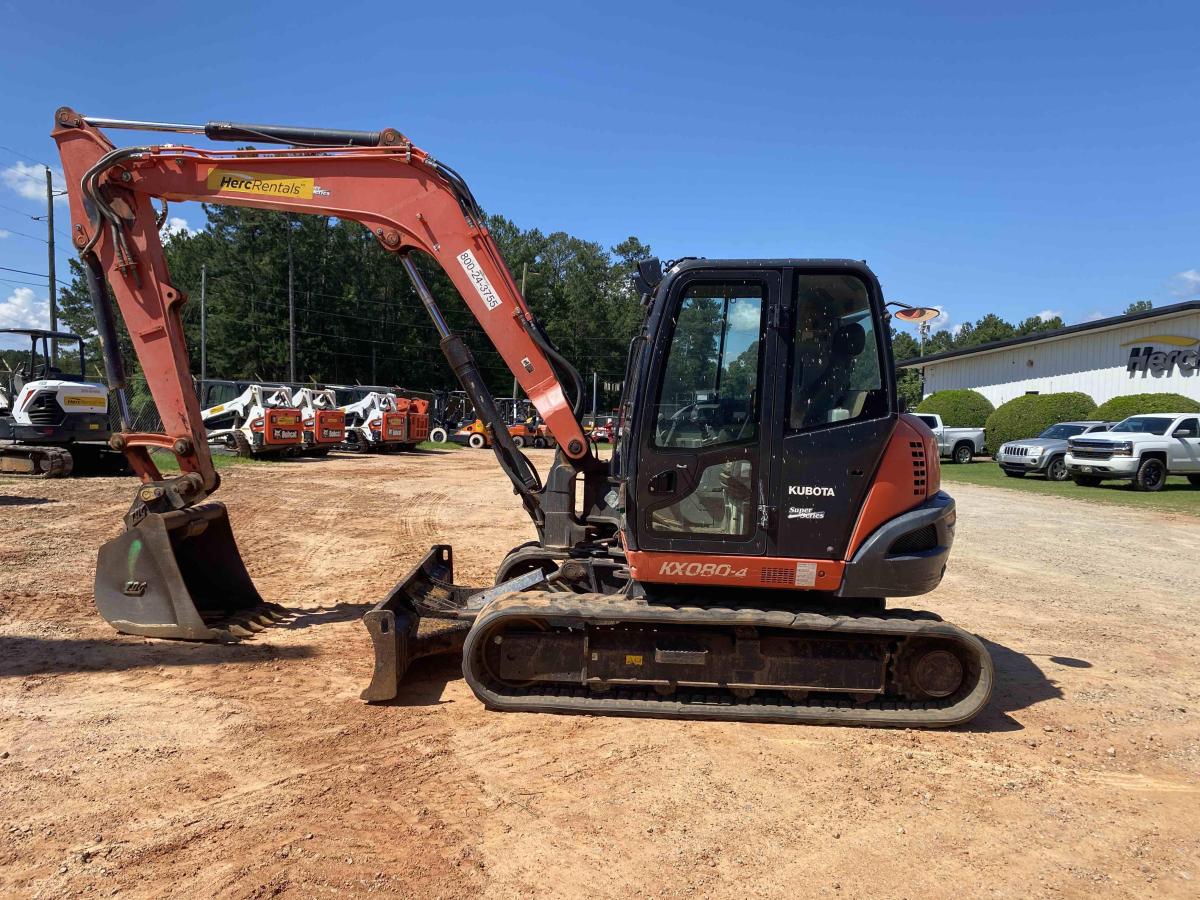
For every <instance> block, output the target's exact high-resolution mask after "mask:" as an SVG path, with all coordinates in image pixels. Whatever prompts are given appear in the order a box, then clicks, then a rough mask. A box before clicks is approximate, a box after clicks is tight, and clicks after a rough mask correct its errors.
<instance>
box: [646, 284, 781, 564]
mask: <svg viewBox="0 0 1200 900" xmlns="http://www.w3.org/2000/svg"><path fill="white" fill-rule="evenodd" d="M780 297H781V276H780V271H779V270H778V269H753V268H747V269H715V268H714V269H705V268H702V267H701V268H695V269H689V270H687V271H685V272H683V273H681V274H679V275H677V276H676V277H675V279H674V280H673V281H672V283H671V284H670V286H669V288H668V295H667V297H666V298H665V300H664V301H663V302H664V303H665V306H664V307H663V312H662V314H661V317H660V319H659V326H658V332H657V334H656V335H655V338H654V343H653V345H652V347H651V350H650V354H649V373H648V377H647V380H646V382H645V384H646V388H645V393H644V394H643V400H644V402H643V404H642V410H641V413H640V417H639V423H638V429H637V434H638V439H637V440H638V447H637V454H638V457H637V466H636V470H637V471H636V477H635V479H634V484H635V485H636V498H635V503H634V504H631V510H632V512H633V515H634V519H635V522H636V529H637V534H636V539H637V544H638V546H639V547H641V548H643V549H646V550H665V551H676V552H679V551H685V552H687V551H691V552H697V553H702V552H708V553H719V554H753V555H760V554H762V553H764V552H765V551H766V549H767V546H768V541H769V534H770V527H771V524H772V523H771V521H770V518H769V516H768V514H767V507H768V506H769V505H770V501H769V498H770V497H771V495H772V490H771V485H770V483H769V481H770V477H771V475H770V470H771V462H770V461H771V455H772V453H773V451H774V445H773V442H772V441H773V438H772V433H771V430H770V429H769V428H764V423H769V422H771V421H772V418H773V416H774V409H773V404H774V402H775V394H776V391H775V370H776V368H777V366H778V365H779V364H780V363H781V362H782V358H781V356H780V352H779V347H778V340H777V337H776V332H775V330H774V329H773V328H770V327H768V326H769V322H770V321H771V319H772V316H774V315H777V314H778V312H777V311H778V307H779V302H780Z"/></svg>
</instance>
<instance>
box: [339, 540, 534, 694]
mask: <svg viewBox="0 0 1200 900" xmlns="http://www.w3.org/2000/svg"><path fill="white" fill-rule="evenodd" d="M545 577H546V576H545V575H544V574H543V573H542V572H541V571H540V570H539V571H533V572H528V573H525V574H524V575H520V576H518V577H517V578H513V579H511V580H509V581H505V582H503V583H502V584H498V585H495V586H493V587H489V588H478V587H465V586H463V585H457V584H455V583H454V552H453V551H452V550H451V549H450V547H449V545H447V544H435V545H434V546H433V547H432V548H430V550H429V552H428V553H426V554H425V558H424V559H422V560H421V561H420V562H419V563H418V564H417V565H416V566H415V567H414V568H413V570H412V571H411V572H409V573H408V574H407V575H405V576H404V577H403V578H402V579H400V581H399V582H397V584H396V586H395V587H394V588H392V590H391V591H390V592H389V593H388V595H387V597H385V598H384V599H383V601H382V602H380V603H378V604H377V605H376V606H375V607H374V608H373V609H372V610H371V611H370V612H368V613H366V615H364V616H363V625H365V626H366V628H367V632H368V633H369V634H370V635H371V644H372V645H373V647H374V650H375V671H374V673H373V674H372V676H371V683H370V684H369V685H367V687H366V689H365V690H364V691H363V692H362V695H361V696H362V699H363V700H366V701H367V702H369V703H378V702H381V701H384V700H392V699H394V698H395V696H396V694H397V692H398V691H399V688H400V682H401V680H403V678H404V674H405V672H407V671H408V667H409V666H410V665H411V664H412V662H413V660H416V659H420V658H421V657H423V656H433V655H435V654H439V653H459V652H461V651H462V647H463V641H464V640H465V638H466V636H467V632H468V631H469V630H470V627H471V623H472V622H473V621H474V619H475V616H476V615H477V614H478V612H479V610H481V609H483V608H484V607H485V606H486V605H487V604H488V603H490V602H491V601H492V600H494V599H495V598H496V597H499V596H500V595H502V594H505V593H508V592H510V591H520V590H524V589H525V588H528V587H532V586H533V585H535V584H539V583H540V582H542V581H544V580H545Z"/></svg>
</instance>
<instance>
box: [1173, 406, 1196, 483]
mask: <svg viewBox="0 0 1200 900" xmlns="http://www.w3.org/2000/svg"><path fill="white" fill-rule="evenodd" d="M1170 441H1171V442H1170V444H1169V445H1168V446H1169V447H1170V454H1169V457H1170V459H1169V462H1168V463H1167V466H1168V468H1169V469H1170V470H1171V471H1172V472H1200V418H1197V417H1195V416H1192V417H1191V418H1188V419H1184V420H1183V421H1181V422H1180V423H1179V424H1178V425H1176V426H1175V428H1174V429H1173V430H1172V431H1171V437H1170Z"/></svg>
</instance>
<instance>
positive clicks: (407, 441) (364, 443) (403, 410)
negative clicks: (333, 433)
mask: <svg viewBox="0 0 1200 900" xmlns="http://www.w3.org/2000/svg"><path fill="white" fill-rule="evenodd" d="M338 392H339V393H340V394H342V395H343V396H344V397H346V398H348V400H349V402H347V403H346V404H345V405H344V406H341V407H340V409H341V411H342V412H343V413H344V414H345V416H346V440H345V442H344V443H343V444H342V449H344V450H350V451H352V452H358V453H365V452H371V453H392V452H395V451H398V450H412V449H413V448H414V447H416V445H417V444H419V443H421V441H427V440H429V413H428V408H429V404H428V402H427V401H425V400H415V399H411V398H408V397H399V396H397V395H396V393H395V392H393V391H391V390H389V389H387V388H382V387H370V386H363V385H358V386H355V387H341V388H338Z"/></svg>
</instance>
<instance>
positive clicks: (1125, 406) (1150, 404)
mask: <svg viewBox="0 0 1200 900" xmlns="http://www.w3.org/2000/svg"><path fill="white" fill-rule="evenodd" d="M1172 412H1174V413H1189V412H1200V403H1197V402H1196V401H1195V400H1192V399H1191V398H1190V397H1185V396H1183V395H1182V394H1128V395H1127V396H1124V397H1113V398H1112V399H1111V400H1106V401H1105V402H1103V403H1101V404H1100V407H1099V408H1098V409H1097V410H1096V418H1097V419H1104V420H1105V421H1106V422H1119V421H1121V420H1122V419H1124V418H1125V417H1127V416H1136V415H1138V414H1139V413H1172Z"/></svg>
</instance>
